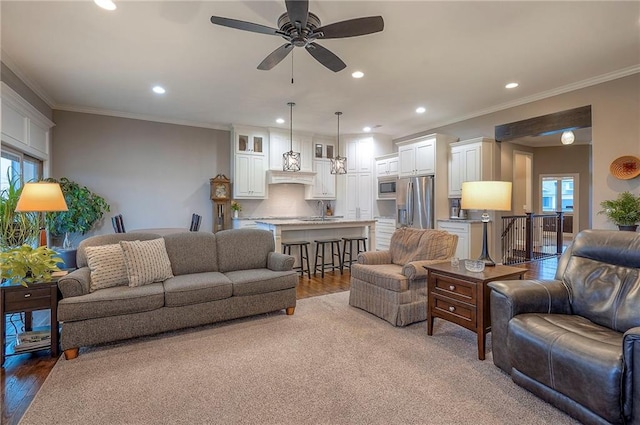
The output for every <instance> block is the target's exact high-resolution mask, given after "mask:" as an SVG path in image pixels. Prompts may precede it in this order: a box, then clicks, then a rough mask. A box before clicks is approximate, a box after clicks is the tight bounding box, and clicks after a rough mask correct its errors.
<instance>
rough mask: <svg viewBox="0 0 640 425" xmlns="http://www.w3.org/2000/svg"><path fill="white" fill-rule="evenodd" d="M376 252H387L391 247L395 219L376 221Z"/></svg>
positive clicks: (379, 219)
mask: <svg viewBox="0 0 640 425" xmlns="http://www.w3.org/2000/svg"><path fill="white" fill-rule="evenodd" d="M376 220H377V221H376V246H375V248H376V250H377V251H388V250H389V247H390V245H391V235H393V232H395V231H396V219H395V218H378V219H376Z"/></svg>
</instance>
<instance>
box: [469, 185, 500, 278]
mask: <svg viewBox="0 0 640 425" xmlns="http://www.w3.org/2000/svg"><path fill="white" fill-rule="evenodd" d="M461 208H462V209H465V210H483V211H484V212H483V214H482V254H481V255H480V258H478V260H481V261H484V265H485V266H495V265H496V263H495V262H494V261H493V260H492V259H491V256H490V255H489V246H488V243H487V224H488V223H489V221H490V219H491V217H490V216H489V213H488V212H487V211H488V210H492V211H511V182H501V181H477V182H464V183H462V201H461Z"/></svg>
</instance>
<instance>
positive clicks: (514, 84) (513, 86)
mask: <svg viewBox="0 0 640 425" xmlns="http://www.w3.org/2000/svg"><path fill="white" fill-rule="evenodd" d="M519 85H520V84H518V83H509V84H507V85H506V86H504V88H506V89H515V88H516V87H518V86H519Z"/></svg>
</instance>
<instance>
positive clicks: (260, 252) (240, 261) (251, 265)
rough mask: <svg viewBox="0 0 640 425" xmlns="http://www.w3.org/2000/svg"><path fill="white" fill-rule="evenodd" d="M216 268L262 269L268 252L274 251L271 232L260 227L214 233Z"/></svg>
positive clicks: (224, 271)
mask: <svg viewBox="0 0 640 425" xmlns="http://www.w3.org/2000/svg"><path fill="white" fill-rule="evenodd" d="M216 244H217V246H218V270H219V271H221V272H223V273H226V272H231V271H234V270H248V269H264V268H266V267H267V261H268V254H269V253H270V252H273V251H275V242H274V240H273V233H271V232H270V231H268V230H260V229H234V230H222V231H220V232H218V233H216Z"/></svg>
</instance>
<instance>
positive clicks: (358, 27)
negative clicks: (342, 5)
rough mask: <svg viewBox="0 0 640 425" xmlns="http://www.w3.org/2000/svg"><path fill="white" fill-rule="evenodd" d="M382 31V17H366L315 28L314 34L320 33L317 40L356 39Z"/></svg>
mask: <svg viewBox="0 0 640 425" xmlns="http://www.w3.org/2000/svg"><path fill="white" fill-rule="evenodd" d="M383 29H384V20H383V19H382V16H368V17H365V18H355V19H349V20H347V21H341V22H336V23H333V24H329V25H325V26H323V27H319V28H316V29H315V30H314V31H313V32H314V33H315V34H317V33H322V34H323V35H322V36H321V37H318V38H319V39H327V38H345V37H357V36H359V35H366V34H373V33H374V32H380V31H382V30H383Z"/></svg>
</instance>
